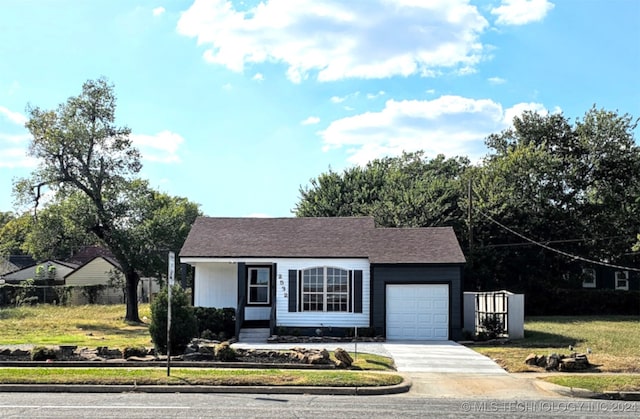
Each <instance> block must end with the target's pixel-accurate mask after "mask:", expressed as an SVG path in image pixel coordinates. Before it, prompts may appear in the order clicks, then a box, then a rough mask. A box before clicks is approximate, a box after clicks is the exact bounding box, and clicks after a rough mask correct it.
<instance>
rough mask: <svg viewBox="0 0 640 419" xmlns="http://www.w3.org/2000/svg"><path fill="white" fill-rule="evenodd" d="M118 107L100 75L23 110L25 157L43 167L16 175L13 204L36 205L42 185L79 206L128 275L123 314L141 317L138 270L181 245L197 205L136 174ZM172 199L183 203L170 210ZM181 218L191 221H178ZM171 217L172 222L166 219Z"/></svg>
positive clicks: (135, 157)
mask: <svg viewBox="0 0 640 419" xmlns="http://www.w3.org/2000/svg"><path fill="white" fill-rule="evenodd" d="M115 109H116V97H115V93H114V89H113V86H112V85H111V84H109V83H108V82H107V80H105V79H98V80H89V81H87V82H86V83H84V85H83V87H82V93H81V94H80V95H78V96H74V97H71V98H69V99H68V100H67V101H66V102H65V103H63V104H61V105H60V106H59V107H58V108H57V109H56V110H51V111H47V110H42V109H40V108H38V107H32V108H30V109H28V112H29V117H30V119H29V121H28V122H27V124H26V127H27V128H28V129H29V131H30V132H31V134H32V136H33V139H32V140H31V143H30V145H29V155H31V156H32V157H35V158H37V159H38V160H39V162H40V165H39V166H38V169H36V170H35V171H34V172H33V173H32V176H31V177H30V178H28V179H21V180H19V181H17V182H16V184H15V185H14V190H15V194H16V196H17V198H18V202H20V203H32V204H35V208H36V209H37V208H38V205H39V204H40V201H41V198H42V196H43V194H44V192H45V191H47V190H49V191H51V192H52V193H53V195H54V196H55V199H56V200H57V202H63V201H64V200H65V199H66V198H71V199H74V200H77V201H76V202H77V203H78V205H75V204H74V205H71V206H72V208H75V209H82V211H81V212H80V213H77V212H75V211H74V214H75V216H76V218H79V219H80V221H79V223H80V224H79V225H81V226H82V227H84V228H85V230H86V231H87V232H90V233H92V234H93V235H94V236H95V237H96V239H97V240H98V241H99V242H100V243H102V244H103V245H104V246H106V247H107V248H108V249H109V250H110V251H111V253H112V254H113V255H114V257H115V258H116V260H117V261H118V263H119V264H120V267H121V269H122V271H123V273H124V275H125V280H126V294H127V301H126V315H125V319H126V320H128V321H134V322H138V321H140V319H139V315H138V305H137V285H138V281H139V279H140V275H141V274H146V273H148V272H152V271H153V272H154V273H157V272H158V269H157V265H158V261H159V260H160V258H161V257H162V255H164V256H165V257H166V252H167V251H168V250H178V249H179V247H180V246H179V245H178V243H179V242H180V240H184V237H185V236H184V234H183V232H184V231H185V225H190V223H192V222H193V218H195V216H194V214H197V206H196V205H195V204H191V203H189V202H188V201H186V200H185V199H183V198H170V197H167V196H166V195H163V194H159V193H157V192H155V191H152V190H151V189H150V188H149V186H148V184H147V182H144V181H142V180H140V179H138V178H137V177H136V175H137V173H138V172H139V170H140V168H141V163H140V153H139V151H138V150H137V149H136V148H135V147H134V146H133V144H132V142H131V139H130V138H129V134H130V130H129V128H126V127H118V126H116V125H115ZM79 196H81V197H82V198H79ZM174 203H179V204H181V205H183V209H178V210H175V211H174V210H173V209H170V208H167V205H169V206H170V205H172V204H174ZM36 215H37V212H36ZM180 216H185V217H188V219H180V220H178V218H179V217H180ZM154 217H157V218H155V219H154ZM154 220H155V221H154ZM172 222H177V225H169V223H172ZM154 233H157V234H168V236H167V237H164V236H163V237H159V236H153V234H154ZM174 233H175V234H174ZM166 246H173V247H166Z"/></svg>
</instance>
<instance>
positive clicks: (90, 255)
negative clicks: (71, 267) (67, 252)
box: [67, 246, 113, 265]
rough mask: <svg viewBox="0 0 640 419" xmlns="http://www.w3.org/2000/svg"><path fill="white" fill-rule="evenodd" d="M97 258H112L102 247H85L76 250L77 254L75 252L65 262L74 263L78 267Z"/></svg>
mask: <svg viewBox="0 0 640 419" xmlns="http://www.w3.org/2000/svg"><path fill="white" fill-rule="evenodd" d="M98 256H104V257H105V258H107V257H110V258H113V254H112V253H111V251H110V250H109V249H106V248H104V247H102V246H85V247H83V248H81V249H80V250H78V252H76V253H75V254H74V255H73V256H71V257H70V258H69V259H67V261H68V262H72V263H76V264H78V265H84V264H86V263H87V262H90V261H92V260H93V259H95V258H96V257H98Z"/></svg>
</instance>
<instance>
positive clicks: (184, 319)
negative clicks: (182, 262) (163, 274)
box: [149, 285, 198, 355]
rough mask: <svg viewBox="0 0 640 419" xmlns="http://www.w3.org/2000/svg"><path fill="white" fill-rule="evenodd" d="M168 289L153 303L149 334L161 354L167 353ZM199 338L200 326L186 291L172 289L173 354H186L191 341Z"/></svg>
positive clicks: (157, 296) (174, 287) (164, 289)
mask: <svg viewBox="0 0 640 419" xmlns="http://www.w3.org/2000/svg"><path fill="white" fill-rule="evenodd" d="M168 306H169V301H168V294H167V287H164V288H163V289H162V290H161V291H160V292H159V293H158V295H156V298H155V299H154V300H153V302H152V303H151V324H150V325H149V334H151V339H152V340H153V345H154V346H155V348H156V350H157V351H158V352H160V353H163V354H166V353H167V308H168ZM196 336H198V324H197V320H196V316H195V314H194V311H193V307H191V305H190V302H189V298H188V296H187V294H186V293H185V291H184V290H183V289H182V288H181V287H180V286H179V285H174V286H173V287H172V288H171V354H173V355H177V354H181V353H183V352H184V350H185V348H186V347H187V345H188V344H189V342H191V339H193V338H194V337H196Z"/></svg>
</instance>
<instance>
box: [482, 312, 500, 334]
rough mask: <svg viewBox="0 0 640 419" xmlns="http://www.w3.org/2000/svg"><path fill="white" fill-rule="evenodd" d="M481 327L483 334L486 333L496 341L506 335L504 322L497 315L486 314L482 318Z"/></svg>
mask: <svg viewBox="0 0 640 419" xmlns="http://www.w3.org/2000/svg"><path fill="white" fill-rule="evenodd" d="M480 326H482V332H484V333H486V335H487V337H488V338H489V339H495V338H497V337H498V336H500V335H502V334H504V333H505V330H504V325H503V324H502V320H500V316H498V315H496V314H486V315H485V316H484V317H483V318H482V321H481V322H480Z"/></svg>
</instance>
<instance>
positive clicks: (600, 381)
mask: <svg viewBox="0 0 640 419" xmlns="http://www.w3.org/2000/svg"><path fill="white" fill-rule="evenodd" d="M542 380H544V381H548V382H550V383H553V384H558V385H560V386H565V387H572V388H584V389H587V390H591V391H595V392H597V393H603V392H605V391H640V375H628V374H615V375H561V376H558V375H554V376H551V377H544V378H542Z"/></svg>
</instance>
